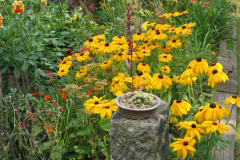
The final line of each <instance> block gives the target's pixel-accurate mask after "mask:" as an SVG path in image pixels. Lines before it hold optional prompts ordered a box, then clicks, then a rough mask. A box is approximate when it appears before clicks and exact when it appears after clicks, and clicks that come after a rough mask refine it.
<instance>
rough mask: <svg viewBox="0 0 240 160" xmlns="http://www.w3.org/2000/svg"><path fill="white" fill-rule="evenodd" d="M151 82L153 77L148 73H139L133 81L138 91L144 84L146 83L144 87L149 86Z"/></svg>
mask: <svg viewBox="0 0 240 160" xmlns="http://www.w3.org/2000/svg"><path fill="white" fill-rule="evenodd" d="M143 80H144V81H143ZM150 80H151V76H150V75H149V74H148V73H143V72H138V74H137V75H136V77H135V78H134V80H133V87H134V88H135V89H138V88H139V87H140V86H141V84H142V83H144V86H148V85H149V83H150Z"/></svg>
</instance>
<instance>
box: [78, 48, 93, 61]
mask: <svg viewBox="0 0 240 160" xmlns="http://www.w3.org/2000/svg"><path fill="white" fill-rule="evenodd" d="M89 54H90V53H89V52H88V51H85V52H83V53H76V54H75V56H76V57H77V61H78V62H82V61H85V60H88V59H89Z"/></svg>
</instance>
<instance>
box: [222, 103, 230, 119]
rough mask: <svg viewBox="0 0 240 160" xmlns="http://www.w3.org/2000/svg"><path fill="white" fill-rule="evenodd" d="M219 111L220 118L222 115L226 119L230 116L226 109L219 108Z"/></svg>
mask: <svg viewBox="0 0 240 160" xmlns="http://www.w3.org/2000/svg"><path fill="white" fill-rule="evenodd" d="M219 109H220V113H221V115H220V117H224V115H225V116H226V117H227V118H228V117H229V116H230V115H231V112H230V111H229V110H228V109H227V108H225V107H223V106H219Z"/></svg>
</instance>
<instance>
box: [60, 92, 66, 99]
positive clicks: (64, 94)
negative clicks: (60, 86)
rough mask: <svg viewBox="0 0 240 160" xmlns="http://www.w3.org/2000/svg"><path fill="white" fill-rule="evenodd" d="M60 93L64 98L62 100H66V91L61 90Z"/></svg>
mask: <svg viewBox="0 0 240 160" xmlns="http://www.w3.org/2000/svg"><path fill="white" fill-rule="evenodd" d="M60 93H61V96H62V99H64V100H65V101H66V99H67V97H66V95H67V93H66V92H65V91H63V90H61V91H60Z"/></svg>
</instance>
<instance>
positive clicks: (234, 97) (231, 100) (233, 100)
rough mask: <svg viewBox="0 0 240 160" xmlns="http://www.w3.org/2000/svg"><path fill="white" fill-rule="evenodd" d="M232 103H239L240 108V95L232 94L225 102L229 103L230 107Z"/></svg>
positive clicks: (225, 103)
mask: <svg viewBox="0 0 240 160" xmlns="http://www.w3.org/2000/svg"><path fill="white" fill-rule="evenodd" d="M230 103H232V104H235V103H236V104H237V107H238V108H240V97H238V96H237V95H235V94H234V95H232V96H230V97H228V98H227V99H226V100H225V102H224V105H227V106H228V107H229V104H230Z"/></svg>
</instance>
